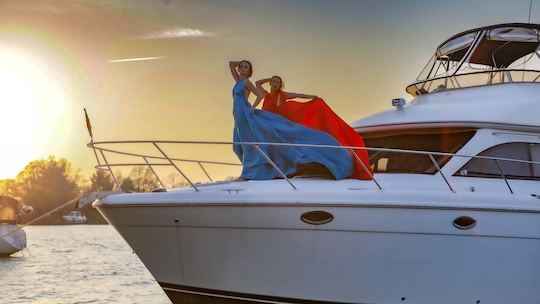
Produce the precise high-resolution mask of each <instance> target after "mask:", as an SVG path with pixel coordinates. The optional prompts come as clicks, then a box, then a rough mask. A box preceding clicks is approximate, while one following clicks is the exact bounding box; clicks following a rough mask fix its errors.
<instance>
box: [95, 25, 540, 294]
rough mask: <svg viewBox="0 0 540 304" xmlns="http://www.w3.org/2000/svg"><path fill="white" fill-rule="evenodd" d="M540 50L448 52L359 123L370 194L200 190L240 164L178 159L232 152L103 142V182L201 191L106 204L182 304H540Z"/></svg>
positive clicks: (521, 42)
mask: <svg viewBox="0 0 540 304" xmlns="http://www.w3.org/2000/svg"><path fill="white" fill-rule="evenodd" d="M539 37H540V24H524V23H513V24H498V25H492V26H486V27H481V28H475V29H471V30H468V31H465V32H462V33H460V34H457V35H455V36H453V37H451V38H449V39H447V40H446V41H444V42H443V43H442V44H440V45H439V46H438V47H437V48H436V50H435V54H434V55H433V57H432V58H431V59H430V60H429V62H428V63H427V64H426V66H425V67H424V69H423V70H422V72H421V73H420V75H419V76H418V78H417V79H416V80H415V81H414V82H413V83H412V84H410V85H409V86H407V88H406V91H407V92H408V93H409V94H410V95H412V101H410V102H406V101H405V100H404V99H395V100H393V101H392V104H393V107H392V108H390V109H389V110H387V111H384V112H381V113H377V114H375V115H372V116H369V117H366V118H363V119H360V120H357V121H354V122H353V123H352V124H351V126H352V127H354V129H355V130H356V131H357V132H359V133H360V134H361V135H362V136H363V138H364V140H365V142H366V147H334V148H335V149H339V148H341V149H366V150H368V152H369V155H370V164H369V165H370V166H371V168H372V169H373V172H374V174H373V175H372V179H370V180H352V179H346V180H337V181H336V180H330V179H324V178H317V177H313V176H311V177H310V176H295V177H287V176H283V178H282V179H275V180H266V181H229V182H217V183H216V182H209V183H200V182H198V181H196V180H195V179H193V177H190V174H189V172H187V170H186V167H187V165H186V164H187V163H188V162H192V163H194V164H195V165H199V166H200V168H201V169H202V171H204V175H201V176H208V178H209V179H210V180H211V176H210V175H209V174H208V170H205V168H206V167H208V166H209V165H210V164H211V165H212V166H215V165H218V164H221V165H224V166H225V165H231V166H232V165H238V164H236V163H230V164H229V163H226V162H221V161H215V160H200V159H196V160H189V159H181V158H178V157H177V156H174V155H172V154H171V153H170V148H169V147H170V146H180V147H183V146H190V147H192V145H194V144H199V145H205V146H207V147H209V148H212V145H221V146H223V145H231V144H232V143H228V142H182V141H157V140H155V141H109V142H93V141H92V142H91V143H90V144H89V145H88V146H89V147H90V148H92V149H93V151H94V152H95V156H96V158H97V161H98V165H97V168H101V169H104V170H108V171H109V172H110V173H111V174H113V172H114V170H112V169H113V168H117V166H124V165H134V164H141V165H145V166H148V167H149V168H150V169H152V170H154V168H156V167H157V166H164V165H170V166H171V167H173V168H174V169H175V170H178V172H179V173H180V174H182V175H183V176H184V178H185V179H186V180H187V181H188V182H189V183H190V187H187V188H182V189H167V190H166V191H164V190H162V189H161V190H159V191H158V192H151V193H124V194H113V195H108V196H104V197H102V198H100V199H97V200H96V201H95V202H94V203H93V205H94V207H96V208H97V209H98V210H99V211H100V212H101V214H103V216H104V217H105V218H106V219H107V221H108V222H109V223H110V224H111V225H113V226H114V227H115V228H116V230H117V231H118V232H119V233H120V234H121V235H122V237H123V238H124V239H125V240H126V242H127V243H128V244H129V245H130V246H131V247H132V248H133V251H134V252H135V253H136V254H137V255H138V256H139V258H140V259H141V261H142V262H143V263H144V264H145V266H146V267H147V268H148V269H149V271H150V272H151V273H152V275H153V276H154V278H155V279H156V280H157V281H158V282H159V284H160V285H161V287H162V288H163V290H164V291H165V293H166V294H167V295H168V296H169V298H170V299H171V301H172V302H174V303H438V304H451V303H452V304H454V303H522V304H526V303H538V301H539V300H538V299H540V289H539V288H538V286H539V284H540V258H539V256H540V182H539V180H540V120H539V117H540V107H539V104H540V83H538V80H539V79H540V64H539V63H540V54H539V49H538V47H539V44H540V43H539V42H540V39H539ZM134 144H137V145H148V147H150V148H153V149H155V153H153V154H152V153H149V152H148V153H142V152H140V153H137V152H130V151H131V150H130V149H131V148H129V147H132V146H133V145H134ZM242 144H244V145H252V146H255V147H258V146H259V145H280V144H275V143H242ZM281 145H287V144H281ZM290 145H294V144H290ZM311 146H312V147H313V148H314V149H315V148H329V147H320V146H317V145H311ZM145 151H148V149H147V150H145ZM260 151H262V150H260ZM261 153H263V154H264V152H261ZM112 154H115V155H128V156H129V157H135V158H138V159H140V162H138V163H133V162H132V163H125V162H124V163H115V162H110V161H108V159H112V158H108V156H110V155H112ZM156 155H157V156H156ZM98 156H99V157H98ZM267 159H268V161H269V165H270V166H273V163H272V161H271V159H270V158H267ZM274 168H275V169H276V170H278V171H279V168H277V167H275V166H274ZM202 171H201V172H202ZM201 174H202V173H201ZM113 177H114V174H113ZM158 180H159V179H158ZM159 181H161V180H159Z"/></svg>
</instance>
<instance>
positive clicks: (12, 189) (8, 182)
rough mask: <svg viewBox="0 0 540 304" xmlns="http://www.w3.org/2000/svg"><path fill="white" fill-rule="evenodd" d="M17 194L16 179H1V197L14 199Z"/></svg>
mask: <svg viewBox="0 0 540 304" xmlns="http://www.w3.org/2000/svg"><path fill="white" fill-rule="evenodd" d="M17 194H18V191H17V182H16V181H15V180H14V179H11V178H6V179H0V195H5V196H10V197H14V196H17Z"/></svg>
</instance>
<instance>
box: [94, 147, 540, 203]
mask: <svg viewBox="0 0 540 304" xmlns="http://www.w3.org/2000/svg"><path fill="white" fill-rule="evenodd" d="M109 144H152V146H154V147H155V148H156V149H157V150H158V151H159V152H160V153H161V154H162V155H163V156H162V157H159V156H151V155H145V154H137V153H131V152H124V151H120V150H115V149H110V148H104V147H101V146H102V145H109ZM159 144H200V145H208V144H211V145H243V146H253V147H254V148H255V149H256V150H257V151H259V153H261V154H262V155H263V157H264V158H265V159H266V160H267V161H268V163H269V165H271V166H272V167H273V168H274V169H275V170H276V171H277V172H278V173H279V175H280V176H281V177H282V178H283V179H284V180H286V181H287V183H288V184H289V185H290V186H291V188H292V189H294V190H297V187H296V186H295V185H294V183H293V182H292V180H291V179H290V178H288V177H287V176H286V175H285V174H284V173H283V171H282V170H281V169H280V168H279V167H278V166H277V165H276V164H275V163H274V162H273V161H272V160H271V159H270V157H268V155H267V154H266V153H265V152H264V151H263V150H262V149H261V148H260V147H259V146H292V147H311V148H325V149H347V150H352V151H355V150H366V151H378V152H391V153H408V154H419V155H425V156H427V157H429V159H430V160H431V161H432V162H433V165H434V166H435V168H436V169H437V172H438V174H440V175H441V177H442V179H443V180H444V182H445V183H446V185H447V186H448V188H449V189H450V191H451V192H453V193H455V189H454V188H453V187H452V185H451V184H450V181H449V180H448V178H447V177H446V176H445V174H444V173H443V171H442V169H441V167H440V166H439V164H438V163H437V161H436V160H435V158H434V156H450V157H462V158H471V159H486V160H493V161H495V164H496V165H497V168H498V170H499V173H500V176H501V177H502V179H503V180H504V181H505V183H506V186H507V188H508V189H509V191H510V193H511V194H513V193H514V191H513V190H512V188H511V187H510V184H509V183H508V179H507V177H506V175H505V174H504V172H503V171H502V168H501V167H500V165H499V163H498V162H499V161H508V162H515V163H526V164H535V165H540V161H527V160H521V159H512V158H503V157H490V156H480V155H466V154H457V153H446V152H433V151H418V150H408V149H394V148H374V147H355V146H339V145H319V144H292V143H271V142H229V141H172V140H127V141H102V142H94V141H92V142H90V143H88V144H87V146H88V147H90V148H92V149H94V150H98V151H99V152H100V154H101V155H102V158H103V160H104V162H105V164H102V163H100V162H98V165H96V166H95V168H96V169H104V170H106V171H109V173H110V174H111V176H112V177H113V179H114V182H115V184H116V185H117V187H118V188H119V189H120V185H119V184H118V181H117V179H116V177H115V176H114V174H113V172H112V167H121V166H139V165H140V166H148V167H149V168H150V169H151V171H152V173H153V174H154V175H155V176H156V178H157V179H158V182H159V183H160V184H161V186H163V187H164V184H163V183H162V181H161V179H160V178H159V176H158V174H157V172H156V171H155V170H154V169H153V166H172V167H174V168H175V169H176V170H177V171H178V172H179V173H180V174H181V175H182V177H184V178H185V179H186V180H187V181H188V183H189V184H190V185H191V187H192V188H193V189H195V191H197V192H199V191H200V190H199V188H198V187H197V186H196V184H195V183H193V181H191V180H190V179H189V178H188V176H187V175H186V174H185V173H184V172H183V171H182V170H181V169H180V168H179V167H178V166H177V165H176V164H175V161H181V162H193V163H198V164H199V166H200V167H201V169H202V170H203V172H204V174H205V175H206V176H207V177H208V179H209V180H210V181H211V182H212V181H213V180H212V178H211V176H210V175H209V174H208V172H207V171H206V169H205V168H204V166H203V165H202V164H203V163H204V164H221V165H232V166H238V165H240V166H241V164H238V163H230V162H218V161H206V160H193V159H179V158H171V157H169V156H168V155H167V154H166V153H165V151H164V150H163V149H162V148H161V147H160V146H159ZM104 152H108V153H116V154H120V155H127V156H135V157H141V158H142V159H143V160H144V163H116V164H113V163H109V162H108V159H107V158H106V157H105V153H104ZM352 154H353V155H354V156H355V159H356V161H358V162H359V163H360V164H361V165H362V167H363V169H364V170H365V171H366V173H367V174H368V175H369V176H370V177H371V180H372V181H373V182H374V183H375V185H376V186H377V188H378V189H379V190H381V191H382V190H383V188H382V186H381V185H380V184H379V182H377V180H376V179H375V175H374V174H372V173H371V171H370V170H369V168H368V167H367V166H366V164H364V163H363V162H362V161H361V160H360V159H359V157H358V156H357V155H356V154H355V153H352ZM148 159H157V160H167V161H168V163H153V162H150V161H148Z"/></svg>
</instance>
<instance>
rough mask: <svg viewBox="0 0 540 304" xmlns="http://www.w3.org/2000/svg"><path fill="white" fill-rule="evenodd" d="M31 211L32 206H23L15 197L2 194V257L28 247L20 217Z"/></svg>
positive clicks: (0, 249) (0, 200)
mask: <svg viewBox="0 0 540 304" xmlns="http://www.w3.org/2000/svg"><path fill="white" fill-rule="evenodd" d="M30 212H32V207H30V206H22V205H21V204H19V202H18V201H17V200H15V199H14V198H11V197H8V196H0V257H5V256H10V255H12V254H14V253H16V252H19V251H21V250H23V249H24V248H26V232H24V230H23V229H22V228H21V226H20V218H21V216H22V215H23V214H27V213H30Z"/></svg>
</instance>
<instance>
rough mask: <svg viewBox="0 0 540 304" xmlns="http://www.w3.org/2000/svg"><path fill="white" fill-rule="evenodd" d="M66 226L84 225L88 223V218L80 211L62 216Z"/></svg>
mask: <svg viewBox="0 0 540 304" xmlns="http://www.w3.org/2000/svg"><path fill="white" fill-rule="evenodd" d="M62 220H63V221H64V223H66V224H82V223H85V222H86V216H85V215H84V214H82V213H81V212H80V211H78V210H73V211H71V212H70V213H69V214H66V215H64V216H62Z"/></svg>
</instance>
